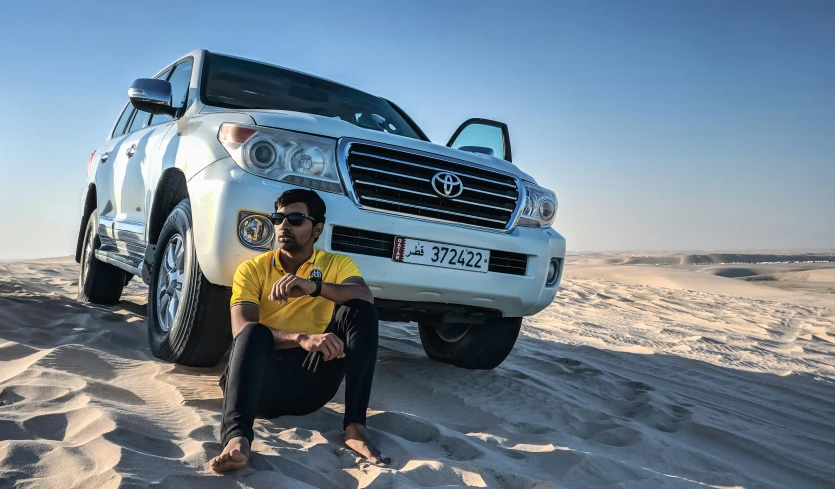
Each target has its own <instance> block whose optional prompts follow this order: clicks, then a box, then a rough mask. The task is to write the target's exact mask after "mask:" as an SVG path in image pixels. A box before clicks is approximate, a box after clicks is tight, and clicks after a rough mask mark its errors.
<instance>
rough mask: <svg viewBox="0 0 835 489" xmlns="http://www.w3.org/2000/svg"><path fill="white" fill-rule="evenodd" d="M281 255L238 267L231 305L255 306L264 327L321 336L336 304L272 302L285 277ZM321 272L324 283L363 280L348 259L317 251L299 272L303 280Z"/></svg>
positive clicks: (300, 300) (309, 300)
mask: <svg viewBox="0 0 835 489" xmlns="http://www.w3.org/2000/svg"><path fill="white" fill-rule="evenodd" d="M278 253H279V251H268V252H266V253H264V254H263V255H258V256H256V257H255V258H253V259H251V260H247V261H245V262H243V263H241V265H240V266H239V267H238V270H237V271H236V272H235V279H234V281H233V283H232V301H231V305H232V306H234V305H236V304H244V303H246V304H254V305H256V306H258V316H259V318H260V321H261V323H262V324H263V325H265V326H268V327H270V328H274V329H280V330H282V331H292V332H295V333H307V334H321V333H323V332H324V331H325V328H327V327H328V324H329V323H330V321H331V317H332V316H333V310H334V307H335V304H334V303H333V302H331V301H329V300H327V299H325V298H324V297H321V296H320V297H309V296H303V297H294V298H292V299H290V301H289V302H286V303H279V302H278V301H271V300H270V299H269V296H270V292H272V288H273V284H275V283H276V282H277V281H278V279H280V278H281V277H283V276H284V275H285V273H286V272H285V271H284V270H283V269H282V268H281V262H280V260H279V259H278ZM314 270H318V271H319V272H321V274H322V282H325V283H331V284H341V283H343V282H345V281H346V280H348V279H350V278H354V277H358V278H362V275H360V269H359V268H358V267H357V265H356V263H354V260H352V259H351V257H349V256H347V255H341V254H339V253H328V252H326V251H321V250H314V251H313V254H312V255H311V256H310V258H308V260H307V261H306V262H304V263H303V264H302V265H301V266H300V267H299V269H298V270H297V271H296V275H297V276H298V277H300V278H305V279H310V274H311V272H313V271H314Z"/></svg>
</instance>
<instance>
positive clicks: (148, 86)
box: [128, 78, 176, 116]
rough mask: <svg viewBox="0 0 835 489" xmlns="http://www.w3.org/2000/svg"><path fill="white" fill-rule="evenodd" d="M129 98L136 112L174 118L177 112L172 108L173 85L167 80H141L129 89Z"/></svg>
mask: <svg viewBox="0 0 835 489" xmlns="http://www.w3.org/2000/svg"><path fill="white" fill-rule="evenodd" d="M128 97H129V98H130V103H131V104H132V105H133V106H134V107H136V110H141V111H142V112H150V113H151V114H168V115H172V116H173V115H174V113H175V112H176V109H174V108H173V107H172V106H171V84H170V83H168V82H167V81H166V80H155V79H152V78H139V79H138V80H135V81H134V82H133V83H132V84H131V86H130V88H129V89H128Z"/></svg>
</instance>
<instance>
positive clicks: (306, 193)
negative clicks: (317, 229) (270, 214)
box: [275, 188, 327, 223]
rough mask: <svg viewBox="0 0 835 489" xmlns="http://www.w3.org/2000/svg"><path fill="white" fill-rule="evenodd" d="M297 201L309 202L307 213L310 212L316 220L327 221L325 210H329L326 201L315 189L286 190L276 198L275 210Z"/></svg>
mask: <svg viewBox="0 0 835 489" xmlns="http://www.w3.org/2000/svg"><path fill="white" fill-rule="evenodd" d="M296 202H301V203H303V204H307V213H308V214H310V217H312V218H313V219H316V222H322V223H324V222H325V211H326V210H327V207H326V206H325V201H324V200H322V197H319V194H317V193H316V192H314V191H313V190H307V189H303V188H294V189H290V190H285V191H284V192H282V194H281V195H279V196H278V198H277V199H275V211H276V212H278V209H279V208H280V207H286V206H288V205H290V204H295V203H296Z"/></svg>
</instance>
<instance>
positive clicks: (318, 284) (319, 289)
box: [310, 280, 322, 297]
mask: <svg viewBox="0 0 835 489" xmlns="http://www.w3.org/2000/svg"><path fill="white" fill-rule="evenodd" d="M312 282H313V283H315V284H316V290H315V291H313V293H312V294H310V297H319V294H321V293H322V281H321V280H313V281H312Z"/></svg>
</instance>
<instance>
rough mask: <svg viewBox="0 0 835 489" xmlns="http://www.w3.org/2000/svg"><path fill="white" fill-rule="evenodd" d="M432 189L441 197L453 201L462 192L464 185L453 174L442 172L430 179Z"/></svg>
mask: <svg viewBox="0 0 835 489" xmlns="http://www.w3.org/2000/svg"><path fill="white" fill-rule="evenodd" d="M432 189H433V190H435V193H436V194H438V195H440V196H441V197H446V198H448V199H454V198H455V197H458V196H459V195H461V192H463V191H464V183H463V182H461V179H460V178H459V177H458V175H456V174H455V173H449V172H445V171H442V172H438V173H436V174H435V176H433V177H432Z"/></svg>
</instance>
